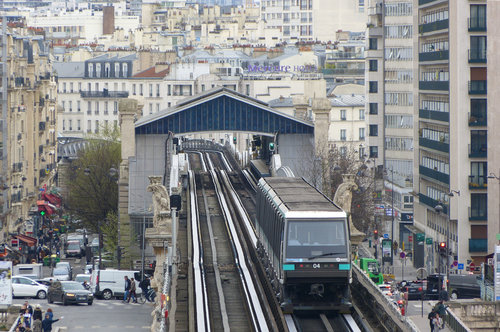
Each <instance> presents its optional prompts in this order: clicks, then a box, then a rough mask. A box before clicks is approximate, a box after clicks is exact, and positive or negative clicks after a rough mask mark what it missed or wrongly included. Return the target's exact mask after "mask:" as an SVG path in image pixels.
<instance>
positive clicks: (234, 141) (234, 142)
mask: <svg viewBox="0 0 500 332" xmlns="http://www.w3.org/2000/svg"><path fill="white" fill-rule="evenodd" d="M233 144H236V136H233Z"/></svg>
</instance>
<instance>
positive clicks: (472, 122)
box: [468, 112, 488, 127]
mask: <svg viewBox="0 0 500 332" xmlns="http://www.w3.org/2000/svg"><path fill="white" fill-rule="evenodd" d="M468 115H469V116H468V117H469V127H486V126H487V125H488V121H487V120H486V112H484V113H483V114H481V113H479V114H478V113H474V114H472V115H471V114H470V113H469V114H468Z"/></svg>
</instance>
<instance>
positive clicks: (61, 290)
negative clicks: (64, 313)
mask: <svg viewBox="0 0 500 332" xmlns="http://www.w3.org/2000/svg"><path fill="white" fill-rule="evenodd" d="M47 301H48V302H49V303H53V302H62V304H64V305H68V304H70V303H88V305H92V303H93V302H94V296H93V295H92V293H91V292H89V291H88V290H86V289H85V288H84V287H83V286H82V284H81V283H79V282H76V281H54V282H53V283H52V285H51V286H50V287H49V290H48V294H47Z"/></svg>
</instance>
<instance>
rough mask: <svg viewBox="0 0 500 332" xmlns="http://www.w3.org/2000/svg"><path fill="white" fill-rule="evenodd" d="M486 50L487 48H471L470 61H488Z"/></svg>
mask: <svg viewBox="0 0 500 332" xmlns="http://www.w3.org/2000/svg"><path fill="white" fill-rule="evenodd" d="M486 62H487V60H486V50H485V49H482V48H480V49H476V48H471V49H469V63H486Z"/></svg>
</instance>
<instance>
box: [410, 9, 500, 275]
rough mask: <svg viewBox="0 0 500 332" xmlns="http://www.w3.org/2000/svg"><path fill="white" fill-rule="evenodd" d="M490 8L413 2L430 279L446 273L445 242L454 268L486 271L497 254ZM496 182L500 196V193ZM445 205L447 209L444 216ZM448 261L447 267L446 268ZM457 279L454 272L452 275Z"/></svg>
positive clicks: (420, 214)
mask: <svg viewBox="0 0 500 332" xmlns="http://www.w3.org/2000/svg"><path fill="white" fill-rule="evenodd" d="M489 5H490V2H485V1H474V0H470V1H466V0H454V1H442V0H441V1H436V0H434V1H433V0H419V1H414V2H413V6H414V10H415V14H414V26H415V27H418V34H417V33H415V34H414V44H415V45H416V48H415V50H414V58H415V59H418V61H415V70H416V72H417V73H418V82H417V80H415V82H414V91H415V96H418V99H417V98H415V100H416V101H417V100H418V103H417V102H416V103H415V105H414V106H415V113H414V114H415V117H416V118H417V119H418V128H415V137H418V143H417V144H416V147H415V154H414V172H415V177H414V179H415V181H414V187H413V190H414V192H415V193H416V195H417V198H418V200H417V202H416V204H415V226H416V228H417V229H418V232H419V233H421V234H425V238H426V242H425V244H422V245H421V246H419V247H418V248H415V249H416V251H415V258H421V259H422V263H423V264H424V266H425V267H427V268H428V270H430V271H436V269H437V268H438V266H439V254H438V250H437V243H439V242H447V243H448V249H449V254H450V255H449V257H448V262H453V261H456V262H457V263H462V264H465V270H468V269H469V268H470V263H472V262H473V263H474V264H475V266H476V267H479V266H480V264H481V263H482V262H484V261H485V256H486V255H488V254H489V253H491V250H492V249H493V248H492V246H493V243H494V242H495V241H494V240H493V237H494V236H495V235H494V234H496V233H497V232H498V219H495V220H494V221H493V219H492V218H491V217H490V216H489V214H488V212H493V211H495V212H496V211H497V210H496V209H495V203H494V201H496V202H497V203H498V199H497V198H493V199H489V198H488V196H490V195H488V186H487V175H488V171H493V172H495V168H494V167H495V166H493V168H492V167H491V165H488V159H489V157H492V156H493V158H495V153H494V152H493V151H495V150H497V149H498V147H497V145H498V144H497V143H496V142H494V141H492V140H491V138H490V137H489V135H490V134H493V133H494V131H488V130H487V129H488V126H490V124H491V122H490V121H491V120H492V119H494V115H493V118H488V117H489V114H494V112H491V113H489V112H488V109H489V110H492V108H491V107H492V106H493V107H494V104H493V105H492V104H491V102H490V101H488V98H487V96H488V93H487V86H488V85H490V86H492V83H493V84H494V82H488V81H487V74H486V73H487V67H490V66H491V62H490V61H493V62H494V59H495V57H496V55H494V56H492V57H491V58H490V59H488V63H490V66H487V65H486V58H487V57H486V55H487V52H486V38H487V34H488V35H490V34H491V35H492V36H493V37H492V39H491V40H490V41H489V43H488V44H490V45H492V44H493V45H495V39H496V38H498V37H497V36H496V35H494V32H491V31H489V29H487V25H486V22H487V20H486V12H487V11H486V8H487V6H489ZM488 12H489V8H488ZM417 14H418V15H417ZM488 15H489V14H488ZM491 23H493V24H494V22H491ZM493 24H492V25H489V27H492V26H493ZM489 27H488V28H489ZM493 30H494V31H495V29H493ZM415 32H417V31H415ZM488 53H489V52H488ZM491 54H492V53H491ZM489 76H490V77H494V75H493V76H491V74H490V75H489ZM416 77H417V76H415V78H416ZM493 91H494V90H493ZM490 92H491V90H490ZM493 93H494V92H493ZM487 115H488V116H487ZM492 128H493V127H492ZM489 142H492V143H493V142H494V143H493V145H490V146H489V144H488V143H489ZM490 153H491V154H490ZM493 165H494V163H493ZM497 166H498V163H497ZM496 172H498V170H496ZM491 182H493V183H494V184H493V185H492V189H493V190H495V188H496V189H498V187H497V186H496V185H497V184H496V183H495V181H491ZM496 194H497V193H496V192H495V193H494V195H495V196H496ZM488 202H491V203H490V204H493V206H488ZM438 205H439V206H440V207H441V208H442V209H441V208H439V209H436V206H438ZM439 210H441V212H439ZM495 212H493V213H495ZM493 216H495V214H493ZM496 216H498V215H496ZM488 234H491V236H488ZM427 239H429V240H427ZM431 241H432V244H431ZM446 261H447V260H446V258H442V259H441V266H442V267H443V266H445V265H446ZM443 271H444V270H443ZM455 272H457V268H456V267H452V268H451V270H450V273H455Z"/></svg>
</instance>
